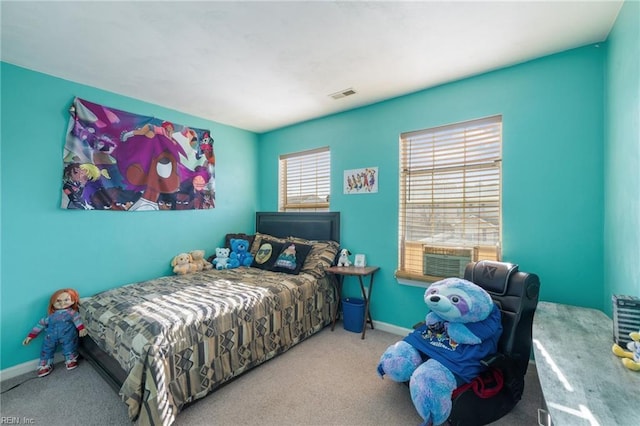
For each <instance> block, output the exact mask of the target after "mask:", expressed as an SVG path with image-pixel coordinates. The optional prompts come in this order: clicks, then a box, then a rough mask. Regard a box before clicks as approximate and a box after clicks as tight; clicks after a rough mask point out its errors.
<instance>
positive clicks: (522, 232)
mask: <svg viewBox="0 0 640 426" xmlns="http://www.w3.org/2000/svg"><path fill="white" fill-rule="evenodd" d="M604 58H605V49H604V48H602V47H596V46H587V47H583V48H580V49H575V50H571V51H568V52H564V53H561V54H557V55H553V56H548V57H545V58H542V59H538V60H535V61H531V62H528V63H525V64H522V65H518V66H514V67H510V68H507V69H502V70H499V71H495V72H491V73H488V74H483V75H481V76H477V77H474V78H469V79H466V80H462V81H458V82H455V83H452V84H447V85H443V86H440V87H436V88H432V89H428V90H425V91H421V92H418V93H414V94H411V95H408V96H403V97H400V98H396V99H393V100H389V101H386V102H382V103H378V104H375V105H371V106H368V107H364V108H360V109H357V110H352V111H349V112H345V113H341V114H337V115H334V116H329V117H325V118H321V119H317V120H313V121H309V122H305V123H301V124H298V125H294V126H290V127H287V128H284V129H279V130H277V131H273V132H270V133H267V134H263V135H261V136H260V143H259V145H258V151H259V156H260V158H261V159H262V160H261V161H262V164H261V167H260V179H259V180H260V183H259V194H260V207H261V208H262V209H264V210H272V209H276V208H277V202H278V201H277V181H278V161H277V159H278V155H279V154H282V153H288V152H293V151H299V150H303V149H309V148H314V147H318V146H323V145H329V146H330V148H331V161H332V163H331V173H332V187H331V191H332V193H331V210H335V211H340V212H341V215H342V241H341V243H342V245H343V246H345V247H347V248H349V249H350V250H351V252H354V253H365V254H366V255H367V261H368V262H369V263H370V264H375V265H379V266H380V267H381V270H380V271H379V273H378V274H377V275H376V276H375V281H374V290H373V297H372V302H371V303H372V315H373V318H374V319H375V320H378V321H383V322H386V323H391V324H395V325H398V326H402V327H410V326H411V325H413V324H414V323H416V322H418V321H420V319H421V318H423V316H424V314H425V313H426V307H425V305H424V302H423V300H422V295H423V293H424V289H422V288H419V287H411V286H406V285H400V284H398V283H397V281H396V279H395V278H394V271H395V268H396V266H397V258H398V249H397V235H398V234H397V229H398V213H397V212H398V151H399V148H398V138H399V135H400V133H402V132H407V131H411V130H419V129H424V128H429V127H432V126H439V125H443V124H449V123H455V122H460V121H465V120H470V119H474V118H479V117H485V116H490V115H494V114H502V116H503V128H504V130H503V234H504V250H503V257H504V259H505V260H507V261H511V262H515V263H518V264H519V265H520V267H521V269H522V270H525V271H531V272H535V273H537V274H539V276H540V279H541V281H542V289H541V297H542V299H544V300H551V301H556V302H562V303H569V304H576V305H582V306H589V307H594V308H599V309H601V308H602V307H603V300H602V292H603V283H602V282H603V265H602V259H603V231H602V230H603V215H604V212H603V197H604V196H603V160H602V156H603V136H604V129H603V115H604V98H603V93H604V92H603V91H604V77H603V74H604ZM370 166H377V167H379V179H378V182H379V191H378V193H377V194H367V195H364V194H359V195H344V194H342V187H341V180H342V176H343V171H344V170H346V169H354V168H362V167H370ZM346 287H347V291H350V292H354V293H355V294H357V292H358V290H357V288H356V282H355V281H354V282H353V283H352V284H351V285H349V284H347V286H346Z"/></svg>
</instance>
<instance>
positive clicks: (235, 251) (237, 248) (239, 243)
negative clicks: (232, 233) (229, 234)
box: [229, 238, 253, 266]
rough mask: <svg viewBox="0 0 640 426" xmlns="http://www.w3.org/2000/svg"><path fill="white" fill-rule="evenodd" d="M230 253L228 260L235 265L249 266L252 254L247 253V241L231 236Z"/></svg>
mask: <svg viewBox="0 0 640 426" xmlns="http://www.w3.org/2000/svg"><path fill="white" fill-rule="evenodd" d="M230 244H231V255H230V256H229V258H230V262H231V264H232V265H234V266H235V264H236V262H237V266H251V263H252V262H253V256H252V255H251V253H249V241H247V240H243V239H241V238H232V239H231V241H230Z"/></svg>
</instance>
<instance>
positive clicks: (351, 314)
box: [342, 297, 364, 333]
mask: <svg viewBox="0 0 640 426" xmlns="http://www.w3.org/2000/svg"><path fill="white" fill-rule="evenodd" d="M342 322H343V325H344V329H345V330H347V331H353V332H354V333H362V326H363V325H364V300H362V299H354V298H352V297H347V298H346V299H342Z"/></svg>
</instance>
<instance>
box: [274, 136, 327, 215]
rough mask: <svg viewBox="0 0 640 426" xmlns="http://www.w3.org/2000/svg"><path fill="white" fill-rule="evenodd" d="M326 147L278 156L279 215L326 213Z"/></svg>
mask: <svg viewBox="0 0 640 426" xmlns="http://www.w3.org/2000/svg"><path fill="white" fill-rule="evenodd" d="M329 154H330V152H329V147H324V148H318V149H314V150H311V151H304V152H296V153H293V154H286V155H281V156H280V178H279V180H280V185H279V186H280V195H279V202H278V206H279V207H278V208H279V210H280V211H285V212H286V211H329V194H330V187H331V185H330V181H331V179H330V178H331V158H330V155H329Z"/></svg>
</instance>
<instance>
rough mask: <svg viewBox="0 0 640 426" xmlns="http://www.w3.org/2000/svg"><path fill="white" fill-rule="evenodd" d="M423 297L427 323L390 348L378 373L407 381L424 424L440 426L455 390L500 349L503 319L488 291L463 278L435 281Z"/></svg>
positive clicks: (479, 370) (449, 412) (480, 369)
mask: <svg viewBox="0 0 640 426" xmlns="http://www.w3.org/2000/svg"><path fill="white" fill-rule="evenodd" d="M424 301H425V303H426V304H427V306H428V307H429V309H430V312H429V313H428V314H427V316H426V322H425V324H424V325H423V326H421V327H419V328H418V329H416V330H414V331H413V332H412V333H410V334H409V335H408V336H407V337H405V338H404V339H403V340H401V341H399V342H396V343H395V344H393V345H391V346H389V348H387V350H386V351H385V352H384V353H383V354H382V357H381V358H380V363H379V364H378V374H379V375H380V376H381V377H383V376H384V375H385V374H388V375H389V377H390V378H391V379H392V380H394V381H397V382H407V381H408V382H409V390H410V393H411V399H412V401H413V405H414V406H415V407H416V410H417V411H418V414H420V416H421V417H422V418H423V419H424V424H425V425H432V424H434V425H439V424H442V423H444V422H445V421H446V420H447V418H449V415H450V414H451V406H452V401H451V395H452V393H453V391H454V390H455V389H456V388H457V387H458V386H460V385H462V384H463V383H468V382H470V381H471V380H473V379H474V378H475V377H476V376H478V375H479V374H480V373H481V372H482V371H484V370H485V367H484V366H483V365H482V364H481V363H480V361H481V360H482V359H483V358H485V357H486V356H488V355H491V354H494V353H495V352H497V348H498V340H499V339H500V335H501V334H502V322H501V317H500V309H498V307H497V306H496V305H495V304H494V303H493V300H492V299H491V296H490V295H489V293H487V292H486V291H485V290H484V289H482V288H481V287H479V286H478V285H476V284H474V283H472V282H470V281H466V280H463V279H460V278H447V279H444V280H441V281H437V282H435V283H433V284H431V285H430V286H429V288H427V290H426V292H425V294H424Z"/></svg>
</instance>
